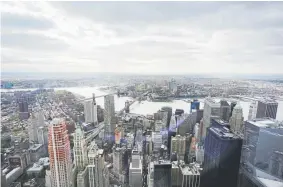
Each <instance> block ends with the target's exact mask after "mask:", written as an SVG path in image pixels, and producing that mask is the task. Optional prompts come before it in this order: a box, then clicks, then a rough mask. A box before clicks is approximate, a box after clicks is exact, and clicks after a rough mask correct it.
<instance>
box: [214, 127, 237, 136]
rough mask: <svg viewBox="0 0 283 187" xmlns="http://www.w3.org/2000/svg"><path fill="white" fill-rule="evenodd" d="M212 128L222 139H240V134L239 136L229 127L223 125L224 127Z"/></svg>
mask: <svg viewBox="0 0 283 187" xmlns="http://www.w3.org/2000/svg"><path fill="white" fill-rule="evenodd" d="M210 130H211V131H212V132H213V133H215V134H216V135H217V136H219V137H221V138H222V139H240V137H239V136H237V135H236V134H234V133H231V132H230V131H229V129H227V128H225V127H223V128H217V127H210Z"/></svg>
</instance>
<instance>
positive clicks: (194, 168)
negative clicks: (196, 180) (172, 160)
mask: <svg viewBox="0 0 283 187" xmlns="http://www.w3.org/2000/svg"><path fill="white" fill-rule="evenodd" d="M180 169H181V172H182V174H183V175H200V172H199V171H200V167H199V165H197V164H190V165H184V166H180Z"/></svg>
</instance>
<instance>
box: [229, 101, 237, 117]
mask: <svg viewBox="0 0 283 187" xmlns="http://www.w3.org/2000/svg"><path fill="white" fill-rule="evenodd" d="M236 105H237V102H236V101H232V102H231V105H230V107H231V109H230V117H231V116H232V113H233V110H234V107H235V106H236Z"/></svg>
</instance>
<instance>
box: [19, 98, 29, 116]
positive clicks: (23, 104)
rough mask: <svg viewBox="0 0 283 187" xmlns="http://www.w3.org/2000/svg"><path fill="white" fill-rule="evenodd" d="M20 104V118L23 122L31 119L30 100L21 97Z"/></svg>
mask: <svg viewBox="0 0 283 187" xmlns="http://www.w3.org/2000/svg"><path fill="white" fill-rule="evenodd" d="M18 104H19V117H20V119H21V120H24V119H28V118H29V116H30V115H29V109H28V99H27V98H25V97H21V98H19V99H18Z"/></svg>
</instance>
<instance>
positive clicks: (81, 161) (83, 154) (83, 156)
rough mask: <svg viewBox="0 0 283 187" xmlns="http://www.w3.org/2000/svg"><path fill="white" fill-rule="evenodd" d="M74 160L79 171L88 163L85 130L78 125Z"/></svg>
mask: <svg viewBox="0 0 283 187" xmlns="http://www.w3.org/2000/svg"><path fill="white" fill-rule="evenodd" d="M73 150H74V161H75V165H76V167H77V169H78V171H83V170H84V169H85V167H86V166H87V164H88V159H87V143H86V141H85V136H84V132H83V131H82V129H81V127H79V126H77V127H76V131H75V136H74V149H73Z"/></svg>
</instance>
